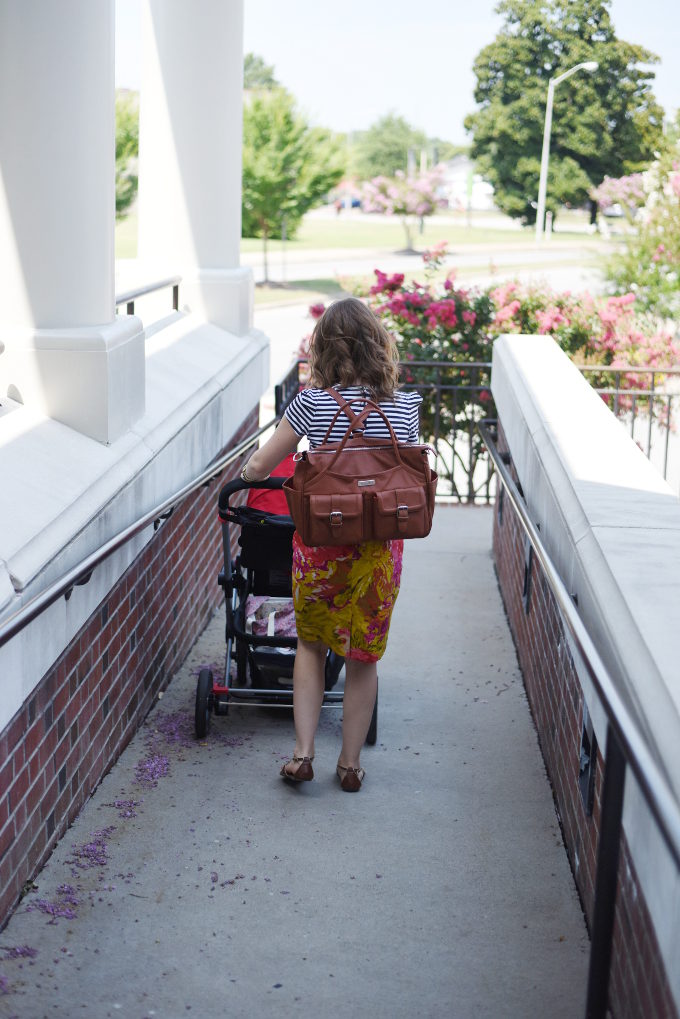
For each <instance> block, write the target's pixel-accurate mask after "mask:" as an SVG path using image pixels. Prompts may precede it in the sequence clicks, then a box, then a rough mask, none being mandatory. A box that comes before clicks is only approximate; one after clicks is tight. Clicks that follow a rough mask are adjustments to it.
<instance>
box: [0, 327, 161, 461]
mask: <svg viewBox="0 0 680 1019" xmlns="http://www.w3.org/2000/svg"><path fill="white" fill-rule="evenodd" d="M0 344H4V346H5V351H4V353H3V355H2V357H0V392H2V393H3V394H7V395H8V396H9V397H11V398H12V399H13V400H15V401H16V402H18V403H23V404H25V405H26V406H27V407H32V408H34V409H35V410H37V411H38V412H39V413H43V414H46V415H47V416H48V417H51V418H54V419H55V420H57V421H62V422H63V423H64V424H65V425H68V426H69V427H70V428H75V429H76V431H79V432H82V433H83V434H84V435H89V436H90V437H91V438H93V439H97V440H98V441H99V442H105V443H111V442H115V441H116V439H118V438H120V437H121V436H122V435H124V434H125V432H126V431H128V430H129V428H130V425H131V424H132V422H134V421H137V420H138V419H139V418H141V417H142V415H143V414H144V382H145V350H144V330H143V329H142V324H141V322H140V320H139V319H138V318H136V317H135V316H134V315H121V316H120V317H119V318H117V319H116V320H115V321H114V322H111V323H110V324H108V325H101V326H81V327H79V328H75V329H73V328H72V329H32V330H20V329H19V328H14V329H12V330H11V333H10V334H8V335H7V338H6V339H5V337H4V336H3V335H2V333H0Z"/></svg>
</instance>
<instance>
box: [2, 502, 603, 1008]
mask: <svg viewBox="0 0 680 1019" xmlns="http://www.w3.org/2000/svg"><path fill="white" fill-rule="evenodd" d="M490 528H491V511H490V510H486V509H473V508H448V507H441V508H440V509H439V510H438V513H437V516H436V517H435V528H434V530H433V533H432V535H431V536H430V537H429V538H428V539H426V540H425V541H422V542H412V543H410V544H409V547H408V548H407V550H406V554H405V562H404V577H403V584H402V592H401V595H400V598H399V601H398V603H397V608H396V610H395V615H394V620H393V627H392V635H391V638H390V645H389V649H388V652H387V655H386V656H385V658H384V659H383V662H382V664H381V668H380V709H379V721H378V743H377V744H376V746H375V747H372V748H366V751H365V753H364V755H363V758H362V763H363V765H364V767H365V768H366V771H367V778H366V781H365V784H364V788H363V789H362V790H361V792H360V793H359V794H358V795H354V796H349V795H347V794H344V793H342V792H341V791H340V789H339V785H338V782H337V780H336V778H335V776H334V766H335V761H336V758H337V753H338V749H339V734H340V724H341V723H340V711H339V710H338V709H337V708H335V709H334V708H329V709H326V710H325V711H324V713H323V715H322V720H321V726H320V731H319V735H318V739H317V747H316V760H315V765H314V767H315V771H316V776H317V777H316V779H315V780H314V782H312V783H310V784H309V785H305V786H301V787H295V786H290V785H288V784H286V783H284V782H283V781H282V780H281V779H280V778H279V777H278V770H279V768H280V765H281V762H282V761H283V760H284V759H285V757H286V756H287V755H288V754H289V752H290V750H291V749H292V739H293V735H292V722H291V719H290V714H289V712H288V711H287V710H284V711H279V712H276V711H274V710H265V709H252V708H251V709H248V708H237V709H232V710H231V713H230V715H229V716H228V717H226V718H223V717H220V718H214V719H213V722H212V730H211V733H210V735H209V737H208V739H207V740H206V741H205V742H202V743H197V742H196V741H195V740H194V739H193V737H192V727H193V699H194V691H195V673H196V670H197V669H198V668H199V667H200V666H202V665H204V664H210V663H216V664H217V665H218V667H221V665H220V664H219V663H221V662H222V661H223V652H224V616H223V613H220V614H218V615H217V616H215V618H214V619H213V621H212V623H211V624H210V625H209V627H208V628H207V630H206V631H205V633H204V634H203V635H202V637H201V638H200V639H199V641H198V643H197V644H196V646H195V647H194V649H193V651H192V652H191V654H190V656H189V658H188V660H187V662H186V663H185V665H184V667H183V668H182V670H181V672H180V673H179V674H178V675H177V676H176V677H175V679H174V680H173V682H172V684H171V686H170V687H169V688H168V690H167V691H166V693H165V695H164V696H163V698H162V700H161V701H160V703H159V704H158V706H157V707H156V709H155V710H154V711H153V712H152V714H151V715H150V716H149V718H148V721H147V725H146V726H145V727H144V728H143V729H142V730H141V731H140V733H139V734H138V735H137V736H136V737H135V739H134V740H133V741H132V743H131V744H130V746H129V747H128V749H127V750H126V752H125V753H124V755H123V757H122V758H121V760H120V761H119V763H118V764H117V765H116V766H115V767H114V768H113V770H112V771H111V772H110V774H109V775H108V776H107V777H106V778H105V780H104V781H103V783H102V784H101V786H100V787H99V789H98V790H97V791H96V793H95V795H94V796H93V798H92V799H91V801H90V802H89V803H88V804H87V806H86V808H85V809H84V810H83V812H82V814H81V816H80V817H79V818H78V820H77V821H76V823H75V824H74V825H73V827H72V828H71V829H70V830H69V831H68V832H67V834H66V836H65V837H64V839H63V840H62V841H61V843H60V844H59V846H58V847H57V849H56V850H55V852H54V854H53V856H52V858H51V859H50V861H49V862H48V864H47V866H46V867H45V868H44V870H43V872H42V873H41V874H40V875H39V876H38V878H37V880H36V885H37V887H36V889H35V890H33V891H31V892H29V894H27V895H26V897H25V898H24V900H23V902H22V903H21V905H20V906H19V908H18V910H17V912H16V914H15V915H14V917H13V918H12V919H11V921H10V923H9V925H8V926H7V928H6V929H5V930H4V932H3V933H2V936H1V938H0V945H2V947H3V948H4V949H5V950H7V949H13V948H21V951H22V952H23V955H22V956H20V957H17V958H11V959H5V960H4V961H2V962H0V973H1V974H2V976H3V977H4V978H6V986H7V988H8V989H9V993H6V994H2V993H0V1017H9V1016H16V1017H18V1019H41V1017H43V1016H45V1017H48V1016H49V1017H50V1019H59V1017H73V1016H84V1017H87V1019H103V1017H109V1016H126V1017H127V1016H130V1017H134V1019H145V1017H151V1016H157V1017H162V1019H178V1017H180V1016H182V1017H183V1016H187V1015H193V1016H200V1017H202V1019H203V1017H208V1019H211V1017H213V1016H221V1015H229V1016H234V1017H244V1019H245V1017H258V1019H259V1017H270V1016H271V1017H277V1019H279V1017H283V1019H288V1017H290V1019H293V1017H296V1019H298V1017H299V1019H306V1017H326V1016H328V1017H331V1016H333V1017H335V1016H349V1015H352V1016H359V1017H363V1016H366V1017H369V1016H370V1017H371V1019H373V1017H385V1019H401V1017H404V1019H405V1017H408V1019H413V1017H414V1016H427V1017H433V1019H434V1017H442V1019H443V1017H446V1019H452V1017H453V1019H487V1017H488V1019H501V1017H508V1019H510V1017H512V1019H529V1017H532V1019H533V1017H540V1016H551V1019H560V1017H564V1019H574V1017H575V1016H578V1015H580V1014H581V1013H582V1005H583V1001H584V997H585V980H586V967H587V949H588V942H587V937H586V933H585V927H584V923H583V917H582V914H581V910H580V907H579V903H578V900H577V897H576V893H575V890H574V885H573V882H572V878H571V873H570V871H569V866H568V862H567V858H566V855H565V852H564V849H563V848H562V842H561V837H560V829H559V826H558V823H557V818H556V816H555V811H554V807H553V802H552V796H551V791H550V788H549V785H548V782H547V780H546V776H545V772H544V768H543V764H542V760H541V757H540V753H539V749H538V745H537V740H536V735H535V731H534V728H533V724H532V722H531V718H530V716H529V711H528V707H527V702H526V698H525V696H524V691H523V687H522V683H521V678H520V676H519V674H518V669H517V663H516V658H515V654H514V649H513V646H512V642H511V639H510V635H509V632H508V628H507V625H506V621H505V617H504V614H503V609H502V605H501V602H500V597H499V594H498V590H497V586H496V581H495V577H494V571H493V564H492V560H491V555H490V541H491V538H490ZM40 904H42V905H40ZM29 910H30V911H29ZM45 911H47V912H45ZM54 913H56V914H59V913H61V914H62V915H57V916H56V917H54V916H53V915H52V914H54ZM23 946H27V947H23ZM28 949H32V950H34V951H35V952H37V954H36V955H35V956H34V957H31V956H30V952H28ZM2 986H3V985H2V984H0V987H2Z"/></svg>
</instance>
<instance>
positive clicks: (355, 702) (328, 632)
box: [241, 297, 422, 792]
mask: <svg viewBox="0 0 680 1019" xmlns="http://www.w3.org/2000/svg"><path fill="white" fill-rule="evenodd" d="M309 367H310V372H311V379H310V382H311V388H309V389H304V390H302V392H300V393H298V395H297V396H296V397H295V399H294V400H293V401H292V403H291V404H290V406H289V407H288V409H287V410H286V412H285V416H284V417H283V418H282V420H281V422H280V423H279V425H278V427H277V429H276V432H275V433H274V435H273V436H272V437H271V439H269V441H268V442H267V443H265V445H264V446H262V448H261V449H259V450H258V451H257V452H256V453H254V454H253V455H252V456H251V458H250V460H249V461H248V463H247V464H246V465H245V467H244V468H243V471H242V472H241V477H242V478H243V479H244V480H245V481H261V480H263V479H264V478H266V477H268V475H269V472H270V471H271V470H273V468H274V467H275V466H276V464H278V463H279V462H280V461H281V460H282V459H283V458H284V457H285V456H287V455H288V454H289V453H291V452H293V451H294V450H295V449H297V445H298V442H299V441H300V439H301V438H302V437H303V436H307V438H308V439H309V444H310V447H311V448H314V447H316V446H318V445H320V444H321V442H322V441H323V439H324V437H325V435H326V432H327V430H328V427H329V425H330V423H331V421H332V419H333V416H334V415H335V413H336V411H337V410H338V404H337V401H336V400H335V399H333V397H332V396H331V395H330V394H329V393H327V392H325V390H326V389H329V388H332V389H334V390H336V391H337V392H338V393H339V394H340V396H342V397H344V398H345V399H346V400H347V401H348V402H349V403H350V404H351V407H352V410H353V411H354V412H355V413H359V412H360V411H361V410H362V408H363V405H364V401H365V400H366V399H370V400H374V401H375V402H376V403H379V404H380V407H381V408H382V410H383V411H384V412H385V414H386V415H387V418H388V420H389V422H390V424H391V425H392V428H393V429H394V431H395V433H396V436H397V439H398V440H399V441H400V442H417V441H418V406H419V404H420V402H421V399H422V398H421V397H420V395H419V394H417V393H399V392H397V388H396V387H397V377H398V362H397V351H396V344H395V342H394V340H393V338H392V337H391V336H390V334H389V333H388V332H387V331H386V330H385V329H384V327H383V326H382V325H381V323H380V322H379V321H378V319H377V318H376V317H375V315H374V314H373V312H372V311H370V309H369V308H367V307H366V306H365V305H364V304H363V303H362V302H361V301H359V300H357V299H356V298H354V297H349V298H347V299H345V300H341V301H336V302H335V303H334V304H331V305H330V307H329V308H327V309H326V311H325V312H324V314H323V316H322V317H321V318H320V319H319V320H318V321H317V323H316V326H315V328H314V331H313V333H312V337H311V340H310V346H309ZM346 430H347V418H346V416H345V415H344V414H343V415H339V416H338V419H337V421H336V423H335V424H334V426H333V431H332V432H331V435H330V441H331V442H340V441H341V440H342V437H343V436H344V434H345V431H346ZM364 434H365V435H366V437H374V438H389V433H388V431H387V427H386V425H385V422H384V421H383V419H382V418H381V417H380V416H379V415H378V414H377V413H374V414H371V415H369V417H368V418H367V421H366V426H365V432H364ZM402 550H403V541H401V540H397V541H367V542H363V543H361V544H359V545H334V546H317V547H310V546H308V545H305V544H303V542H302V541H301V539H300V536H299V534H298V533H297V532H295V534H294V535H293V600H294V606H295V622H296V626H297V634H298V648H297V654H296V657H295V666H294V670H293V713H294V717H295V751H294V753H293V756H292V758H291V759H290V760H289V761H287V763H286V764H284V766H283V768H282V769H281V775H282V776H283V777H284V778H286V779H289V780H291V781H294V782H308V781H310V780H311V779H312V778H313V777H314V771H313V769H312V761H313V760H314V736H315V733H316V729H317V725H318V723H319V715H320V713H321V705H322V703H323V697H324V664H325V658H326V652H327V650H328V649H329V648H330V649H331V650H332V651H335V652H336V654H338V655H342V656H343V657H344V658H345V677H346V678H345V694H344V709H343V720H342V749H341V751H340V757H339V759H338V763H337V769H336V770H337V775H338V778H339V779H340V782H341V786H342V788H343V789H344V790H345V791H346V792H358V790H359V789H360V788H361V783H362V782H363V780H364V776H365V772H364V769H363V768H362V767H361V763H360V754H361V749H362V747H363V745H364V741H365V739H366V735H367V733H368V729H369V726H370V723H371V717H372V714H373V707H374V705H375V699H376V694H377V689H378V674H377V662H378V661H379V659H380V658H381V657H382V656H383V654H384V653H385V648H386V646H387V633H388V630H389V625H390V617H391V615H392V609H393V608H394V603H395V601H396V598H397V594H398V593H399V581H400V578H401V559H402Z"/></svg>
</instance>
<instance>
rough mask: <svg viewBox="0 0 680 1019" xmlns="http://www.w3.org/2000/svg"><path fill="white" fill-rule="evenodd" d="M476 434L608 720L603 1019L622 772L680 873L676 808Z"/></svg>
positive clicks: (594, 1006) (600, 869) (511, 489)
mask: <svg viewBox="0 0 680 1019" xmlns="http://www.w3.org/2000/svg"><path fill="white" fill-rule="evenodd" d="M479 431H480V435H481V437H482V439H483V441H484V443H485V445H486V448H487V450H488V452H489V456H490V458H491V460H492V461H493V465H494V469H495V471H496V474H497V477H498V480H499V483H500V484H501V485H502V486H503V491H504V493H505V496H507V498H508V499H509V500H510V502H511V503H512V506H513V507H514V509H515V512H516V514H517V518H518V520H519V522H520V524H521V526H522V528H523V530H524V532H525V534H526V536H527V538H528V539H529V542H530V543H531V548H532V549H533V553H534V554H535V556H536V558H537V559H538V561H539V563H540V565H541V567H542V569H543V573H544V576H545V578H546V580H547V582H548V585H549V586H550V590H551V591H552V594H553V597H554V599H555V602H556V604H557V607H558V609H559V612H560V614H561V617H562V621H563V624H564V627H565V630H566V631H568V633H569V634H570V636H571V638H572V640H573V642H574V646H575V648H576V652H577V655H578V658H579V659H580V661H581V662H582V664H583V668H584V669H585V670H586V672H587V674H588V676H589V678H590V680H591V682H592V684H593V687H594V689H595V692H596V694H597V697H598V699H599V701H600V703H601V705H602V707H603V709H604V712H605V714H606V717H607V733H606V745H605V752H604V762H605V768H604V781H603V786H602V799H601V815H600V831H599V840H598V846H597V865H596V866H597V869H596V878H595V900H594V906H593V917H592V923H591V949H590V965H589V972H588V990H587V1001H586V1012H585V1015H586V1019H605V1016H606V1014H607V999H608V992H609V974H610V968H611V956H612V937H613V931H614V915H615V909H616V887H617V876H618V863H619V850H620V844H621V834H622V824H621V819H622V813H623V793H624V787H625V780H626V771H627V769H628V768H630V770H631V772H632V773H633V775H634V776H635V778H636V780H637V782H638V785H639V787H640V790H641V792H642V795H643V797H644V800H645V803H646V804H647V806H648V808H649V810H650V812H651V814H652V817H653V818H654V820H655V822H656V825H657V827H658V830H659V832H660V834H661V836H662V838H663V840H664V842H665V844H666V846H667V848H668V850H669V852H670V854H671V856H672V858H673V861H674V863H675V866H676V868H678V871H680V807H679V806H678V803H677V800H676V799H675V797H674V795H673V792H672V790H671V789H670V787H669V785H668V783H667V781H666V779H665V777H664V775H663V773H662V771H661V769H660V768H659V766H658V765H657V763H656V761H655V760H654V757H653V756H652V753H651V751H650V749H649V747H648V746H647V743H646V742H645V740H644V738H643V736H642V734H641V732H640V729H639V727H638V725H637V723H636V722H635V721H634V719H633V717H632V715H631V714H630V712H629V710H628V708H627V707H626V705H625V704H624V702H623V700H622V698H621V696H620V694H619V692H618V688H617V683H616V682H615V681H614V679H613V678H612V676H611V675H610V673H609V671H608V670H607V668H606V667H605V665H604V663H603V662H602V659H601V658H600V655H599V652H598V651H597V649H596V647H595V644H594V643H593V641H592V639H591V637H590V635H589V633H588V631H587V629H586V627H585V625H584V623H583V621H582V620H581V617H580V616H579V614H578V612H577V610H576V607H575V605H574V602H573V599H572V598H571V596H570V594H569V591H568V589H567V588H566V587H565V585H564V582H563V581H562V578H561V577H560V575H559V573H558V571H557V568H556V567H555V565H554V563H553V562H552V560H551V559H550V557H549V555H548V553H547V552H546V549H545V546H544V545H543V542H542V540H541V538H540V536H539V532H538V530H537V528H536V527H535V525H534V524H533V522H532V520H531V518H530V516H529V512H528V509H527V505H526V503H525V501H524V499H523V497H522V495H521V494H520V491H519V489H518V487H517V485H516V484H515V482H514V481H513V479H512V475H511V474H510V471H509V469H508V466H507V465H506V463H505V462H504V458H503V456H502V455H501V454H499V453H498V450H497V449H496V442H495V438H494V436H493V435H492V433H491V431H490V428H489V427H488V426H487V425H484V424H482V425H480V428H479Z"/></svg>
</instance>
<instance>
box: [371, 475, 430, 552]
mask: <svg viewBox="0 0 680 1019" xmlns="http://www.w3.org/2000/svg"><path fill="white" fill-rule="evenodd" d="M374 500H375V501H374V504H373V533H374V534H375V537H376V538H378V539H380V540H382V541H387V540H389V539H393V538H424V537H425V535H427V534H429V533H430V529H431V527H432V515H431V513H429V511H428V508H427V497H426V492H425V489H424V488H423V486H422V485H417V486H415V487H414V488H398V489H392V490H390V491H387V492H376V493H375V496H374Z"/></svg>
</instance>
